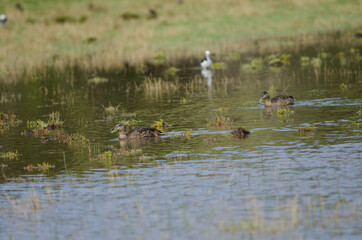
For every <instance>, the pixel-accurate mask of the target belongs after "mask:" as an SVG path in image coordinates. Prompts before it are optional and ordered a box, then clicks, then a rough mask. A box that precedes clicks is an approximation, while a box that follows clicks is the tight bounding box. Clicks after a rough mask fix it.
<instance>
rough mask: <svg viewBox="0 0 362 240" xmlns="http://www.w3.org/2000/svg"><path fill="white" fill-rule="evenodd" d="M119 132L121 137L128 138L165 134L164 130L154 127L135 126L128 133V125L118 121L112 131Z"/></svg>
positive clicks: (152, 136)
mask: <svg viewBox="0 0 362 240" xmlns="http://www.w3.org/2000/svg"><path fill="white" fill-rule="evenodd" d="M117 131H118V133H119V139H127V138H133V139H134V138H155V137H158V136H161V135H164V133H163V132H161V131H160V130H158V129H157V128H154V127H141V128H135V129H132V130H131V131H129V132H128V133H126V127H125V126H124V125H123V124H122V123H118V124H117V125H116V126H115V127H114V129H113V130H112V133H114V132H117Z"/></svg>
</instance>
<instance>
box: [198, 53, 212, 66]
mask: <svg viewBox="0 0 362 240" xmlns="http://www.w3.org/2000/svg"><path fill="white" fill-rule="evenodd" d="M211 65H212V60H211V58H210V51H209V50H206V51H205V58H204V59H202V60H201V62H200V66H201V68H202V69H206V68H210V67H211Z"/></svg>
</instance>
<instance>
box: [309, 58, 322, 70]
mask: <svg viewBox="0 0 362 240" xmlns="http://www.w3.org/2000/svg"><path fill="white" fill-rule="evenodd" d="M310 63H311V64H312V66H313V67H314V68H320V67H321V66H322V59H320V58H318V57H315V58H312V60H311V61H310Z"/></svg>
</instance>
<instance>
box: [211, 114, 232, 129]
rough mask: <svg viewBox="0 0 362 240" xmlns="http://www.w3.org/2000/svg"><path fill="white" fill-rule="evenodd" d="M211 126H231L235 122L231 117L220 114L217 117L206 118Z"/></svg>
mask: <svg viewBox="0 0 362 240" xmlns="http://www.w3.org/2000/svg"><path fill="white" fill-rule="evenodd" d="M206 121H207V123H208V124H209V126H212V127H222V126H229V125H232V124H233V120H232V119H231V118H230V117H224V116H218V115H216V116H215V118H212V119H210V120H208V119H206Z"/></svg>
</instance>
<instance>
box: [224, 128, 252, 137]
mask: <svg viewBox="0 0 362 240" xmlns="http://www.w3.org/2000/svg"><path fill="white" fill-rule="evenodd" d="M229 135H231V136H233V137H237V138H246V137H247V136H248V135H250V132H249V131H248V130H246V129H245V128H243V127H240V128H238V129H236V130H234V131H232V132H231V133H229Z"/></svg>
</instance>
